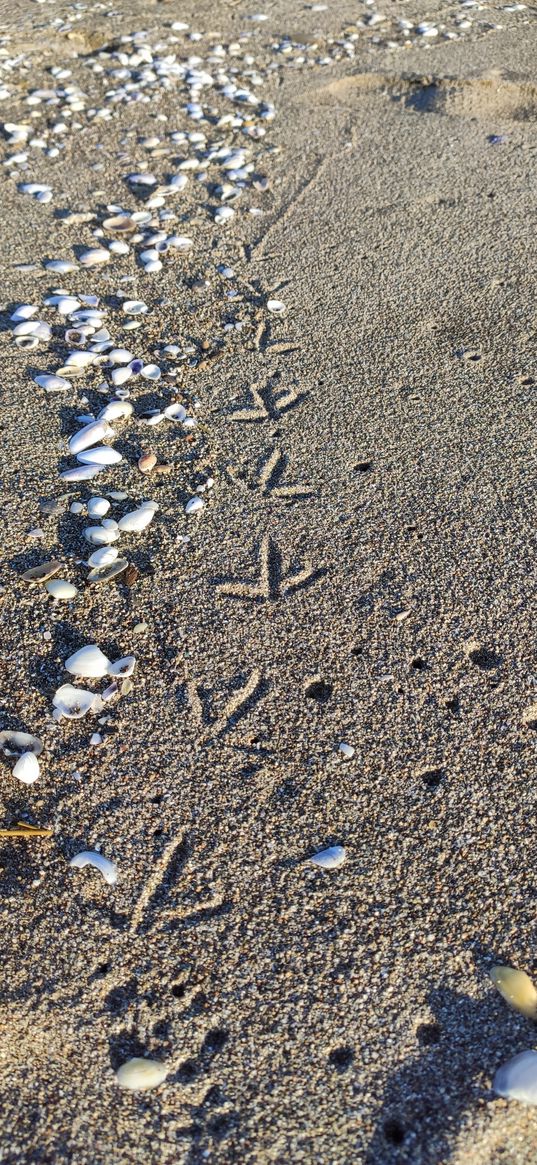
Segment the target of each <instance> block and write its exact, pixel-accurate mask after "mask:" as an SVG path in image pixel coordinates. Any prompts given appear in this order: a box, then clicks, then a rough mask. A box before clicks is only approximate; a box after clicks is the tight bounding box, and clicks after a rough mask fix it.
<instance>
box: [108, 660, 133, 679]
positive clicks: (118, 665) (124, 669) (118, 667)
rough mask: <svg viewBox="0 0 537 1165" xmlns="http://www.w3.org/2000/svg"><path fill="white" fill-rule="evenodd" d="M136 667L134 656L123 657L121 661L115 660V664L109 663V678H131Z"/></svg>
mask: <svg viewBox="0 0 537 1165" xmlns="http://www.w3.org/2000/svg"><path fill="white" fill-rule="evenodd" d="M135 667H136V656H134V655H124V656H123V658H122V659H116V661H115V663H111V664H110V665H109V668H108V675H109V676H131V675H132V673H133V671H134V669H135Z"/></svg>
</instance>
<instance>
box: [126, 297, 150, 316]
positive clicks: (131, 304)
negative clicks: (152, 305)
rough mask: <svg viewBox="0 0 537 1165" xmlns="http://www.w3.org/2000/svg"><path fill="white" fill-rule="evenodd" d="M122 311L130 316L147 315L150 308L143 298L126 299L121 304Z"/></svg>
mask: <svg viewBox="0 0 537 1165" xmlns="http://www.w3.org/2000/svg"><path fill="white" fill-rule="evenodd" d="M121 309H122V311H124V312H125V314H126V315H129V316H139V315H145V312H146V311H147V310H148V308H147V304H146V303H143V301H142V300H141V299H125V300H124V301H123V303H122V305H121Z"/></svg>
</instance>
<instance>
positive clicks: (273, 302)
mask: <svg viewBox="0 0 537 1165" xmlns="http://www.w3.org/2000/svg"><path fill="white" fill-rule="evenodd" d="M267 308H268V310H269V311H270V312H272V313H273V315H282V314H283V312H284V311H285V304H284V303H282V301H281V299H268V300H267Z"/></svg>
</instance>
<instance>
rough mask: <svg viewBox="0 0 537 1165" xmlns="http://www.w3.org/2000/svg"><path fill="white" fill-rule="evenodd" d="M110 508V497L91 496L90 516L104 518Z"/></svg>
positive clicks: (89, 504)
mask: <svg viewBox="0 0 537 1165" xmlns="http://www.w3.org/2000/svg"><path fill="white" fill-rule="evenodd" d="M109 509H110V502H109V501H108V498H90V499H89V501H88V514H89V516H90V518H104V515H105V514H107V513H108V511H109Z"/></svg>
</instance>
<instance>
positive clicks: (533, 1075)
mask: <svg viewBox="0 0 537 1165" xmlns="http://www.w3.org/2000/svg"><path fill="white" fill-rule="evenodd" d="M492 1087H493V1089H494V1092H495V1093H496V1095H497V1096H503V1097H504V1098H505V1099H506V1100H520V1101H521V1102H522V1104H537V1052H520V1053H519V1054H518V1056H513V1058H512V1060H508V1061H507V1063H506V1064H502V1066H501V1068H498V1071H497V1072H496V1074H495V1076H494V1080H493V1081H492Z"/></svg>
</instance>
